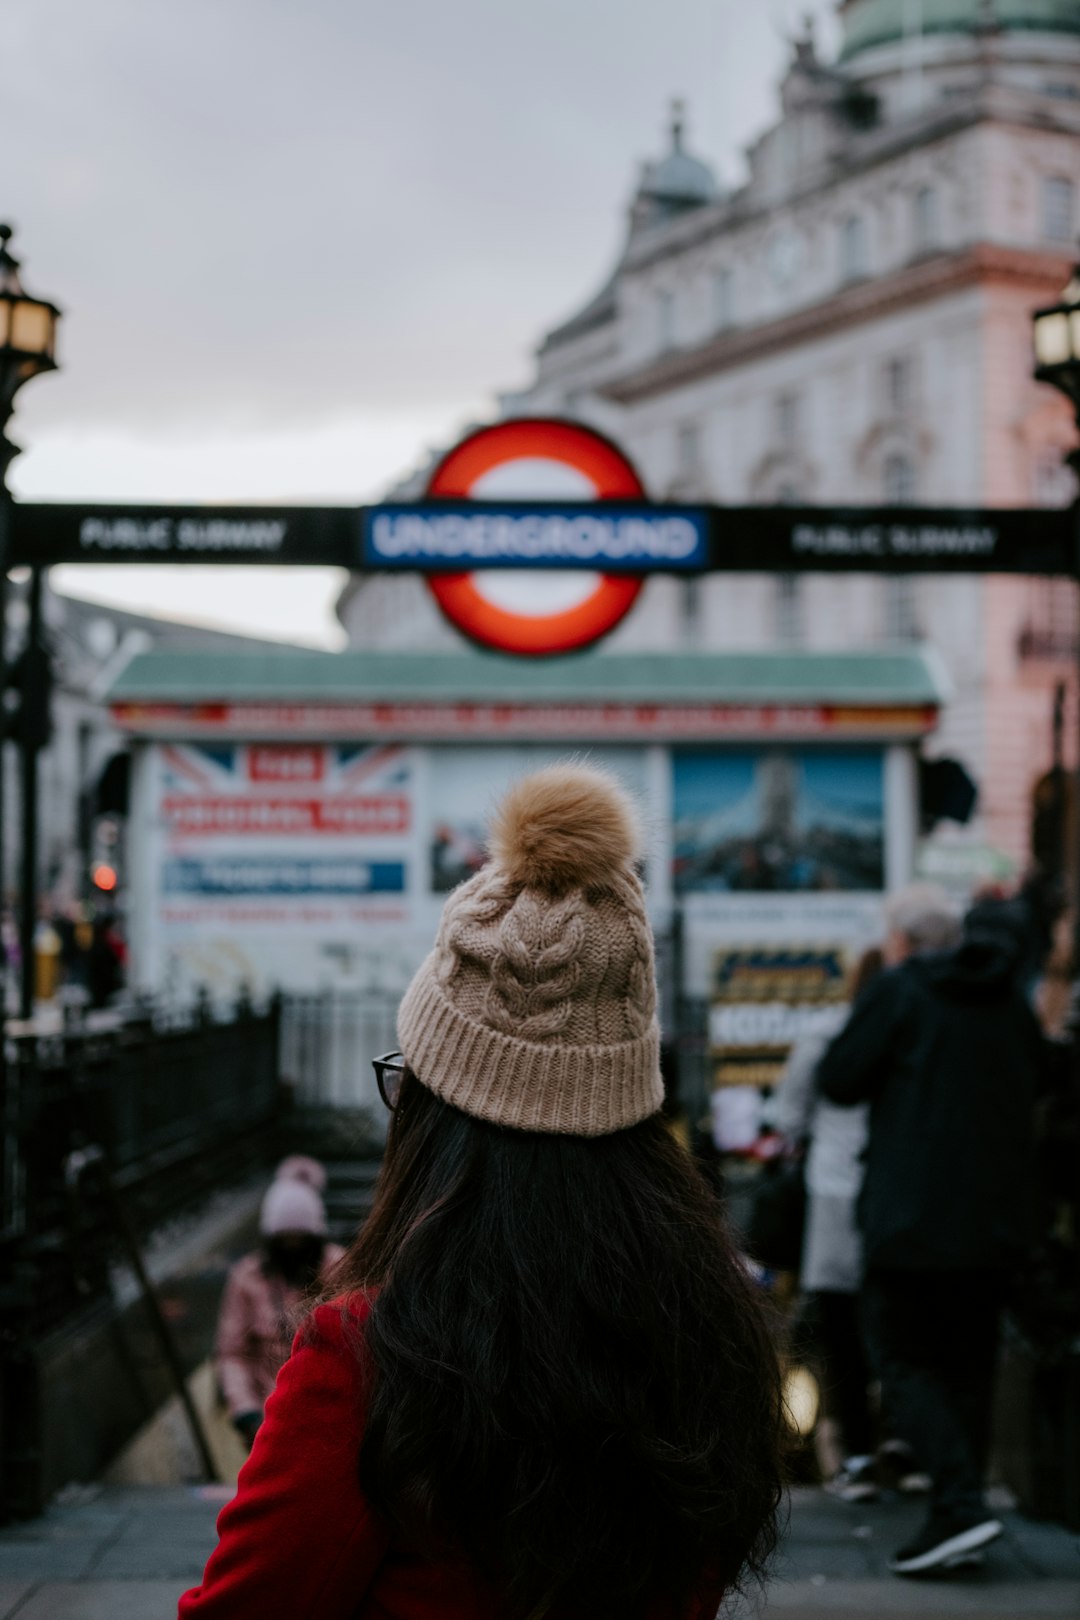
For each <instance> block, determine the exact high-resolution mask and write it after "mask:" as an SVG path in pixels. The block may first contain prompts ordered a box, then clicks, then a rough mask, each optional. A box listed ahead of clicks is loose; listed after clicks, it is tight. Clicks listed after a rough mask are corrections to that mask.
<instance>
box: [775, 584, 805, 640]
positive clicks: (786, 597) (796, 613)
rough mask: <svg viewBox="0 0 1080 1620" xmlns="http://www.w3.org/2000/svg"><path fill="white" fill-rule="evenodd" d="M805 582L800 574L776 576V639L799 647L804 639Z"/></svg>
mask: <svg viewBox="0 0 1080 1620" xmlns="http://www.w3.org/2000/svg"><path fill="white" fill-rule="evenodd" d="M803 605H804V604H803V582H802V576H801V575H800V574H777V576H776V639H777V641H778V642H780V644H781V646H784V647H797V646H798V645H799V644H800V643H801V641H802V639H803Z"/></svg>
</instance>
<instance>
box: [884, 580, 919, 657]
mask: <svg viewBox="0 0 1080 1620" xmlns="http://www.w3.org/2000/svg"><path fill="white" fill-rule="evenodd" d="M918 587H919V582H918V580H917V579H915V578H914V576H913V575H911V574H893V575H890V576H889V577H888V578H887V579H885V580H883V581H882V588H883V591H884V606H885V614H884V618H885V640H886V641H918V639H919V596H918Z"/></svg>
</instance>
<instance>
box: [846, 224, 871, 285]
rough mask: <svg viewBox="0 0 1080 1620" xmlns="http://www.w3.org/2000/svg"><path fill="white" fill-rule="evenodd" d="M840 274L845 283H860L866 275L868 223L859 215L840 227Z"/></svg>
mask: <svg viewBox="0 0 1080 1620" xmlns="http://www.w3.org/2000/svg"><path fill="white" fill-rule="evenodd" d="M840 274H841V276H842V277H843V279H844V280H845V281H858V280H859V279H860V278H861V277H862V276H865V274H866V221H865V220H864V219H863V218H862V217H861V216H860V215H859V214H852V215H851V217H850V219H845V220H844V222H843V224H842V225H841V227H840Z"/></svg>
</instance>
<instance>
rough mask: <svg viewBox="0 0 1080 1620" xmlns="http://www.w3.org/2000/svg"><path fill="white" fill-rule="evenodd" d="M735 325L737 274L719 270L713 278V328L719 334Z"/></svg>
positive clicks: (731, 271)
mask: <svg viewBox="0 0 1080 1620" xmlns="http://www.w3.org/2000/svg"><path fill="white" fill-rule="evenodd" d="M734 324H735V272H734V270H731V269H729V268H725V269H723V270H718V271H717V272H716V275H715V276H714V277H713V326H714V327H715V328H716V330H717V331H718V332H723V331H726V329H727V328H728V327H729V326H734Z"/></svg>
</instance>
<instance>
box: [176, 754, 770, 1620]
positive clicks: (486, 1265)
mask: <svg viewBox="0 0 1080 1620" xmlns="http://www.w3.org/2000/svg"><path fill="white" fill-rule="evenodd" d="M490 849H491V859H490V860H489V862H488V863H487V865H486V866H484V867H483V868H482V869H481V870H480V871H479V872H477V873H476V875H475V876H473V877H471V878H470V879H469V880H468V881H467V882H465V883H463V884H461V885H460V886H459V887H458V888H457V889H455V890H454V892H453V893H452V894H451V895H450V897H449V898H448V900H447V902H446V905H445V907H444V910H443V916H442V923H441V926H440V929H439V933H438V937H437V939H436V942H435V948H434V950H433V951H432V952H431V954H430V955H429V956H428V958H427V960H426V961H425V962H424V964H423V965H422V966H421V967H420V969H419V971H418V972H417V974H416V976H415V978H414V980H413V982H412V985H411V986H410V988H409V990H408V991H407V993H406V995H405V998H404V1000H403V1002H402V1004H401V1008H400V1012H399V1015H398V1040H399V1042H400V1046H401V1050H400V1052H397V1053H388V1054H387V1055H386V1056H385V1057H382V1058H379V1059H377V1060H376V1064H375V1073H376V1078H377V1080H378V1084H379V1088H380V1091H381V1093H382V1097H383V1101H384V1102H385V1103H386V1106H387V1107H388V1108H389V1110H390V1129H389V1133H388V1137H387V1149H386V1157H385V1159H384V1162H383V1166H382V1170H381V1173H380V1177H379V1183H378V1187H377V1189H376V1197H375V1204H374V1207H373V1209H372V1212H371V1214H370V1216H369V1217H368V1220H367V1221H366V1222H365V1224H364V1227H363V1228H362V1230H361V1232H360V1234H359V1236H358V1238H357V1240H356V1242H355V1243H354V1244H353V1246H352V1247H351V1249H350V1251H349V1253H348V1254H347V1256H346V1258H345V1260H344V1261H343V1262H342V1263H341V1265H340V1266H339V1267H338V1269H337V1271H336V1273H335V1275H334V1277H333V1279H332V1280H331V1284H330V1287H329V1289H328V1296H329V1297H328V1298H327V1299H326V1300H325V1302H324V1303H323V1304H321V1305H319V1306H318V1307H317V1308H316V1309H315V1310H314V1312H313V1313H312V1315H311V1317H310V1318H309V1320H308V1322H307V1323H306V1324H305V1326H304V1328H303V1329H302V1330H301V1332H300V1333H299V1334H298V1336H297V1338H296V1342H295V1344H294V1346H293V1353H292V1356H291V1357H290V1359H289V1360H288V1361H287V1362H286V1364H285V1366H284V1367H283V1369H282V1372H281V1376H280V1377H279V1379H278V1382H277V1387H276V1389H275V1390H274V1393H273V1394H272V1395H271V1397H270V1399H269V1401H268V1402H267V1407H266V1420H265V1422H264V1423H263V1426H262V1428H261V1429H260V1431H259V1434H258V1436H257V1437H256V1440H255V1444H254V1447H253V1448H252V1453H251V1456H250V1457H249V1458H248V1461H247V1463H246V1464H245V1466H244V1469H243V1471H242V1473H241V1475H240V1484H239V1489H238V1491H237V1494H236V1497H235V1499H234V1501H233V1502H231V1503H230V1504H229V1506H228V1507H226V1508H225V1509H224V1510H223V1511H222V1514H221V1517H220V1519H219V1521H218V1533H219V1543H218V1547H217V1549H216V1551H215V1552H214V1553H213V1554H212V1556H211V1558H210V1561H209V1563H208V1565H207V1567H206V1572H205V1574H204V1576H203V1581H202V1584H201V1586H199V1587H198V1588H196V1589H195V1590H194V1591H192V1592H188V1593H187V1594H186V1595H185V1596H184V1597H183V1598H182V1599H181V1602H180V1620H247V1617H248V1616H250V1617H251V1620H255V1617H256V1616H257V1617H258V1620H297V1617H299V1616H312V1617H315V1616H318V1620H715V1616H716V1613H717V1610H718V1608H719V1606H720V1604H721V1602H722V1601H723V1599H724V1598H725V1596H726V1595H727V1596H730V1595H732V1594H733V1593H734V1592H735V1590H736V1589H737V1588H738V1587H739V1586H740V1585H742V1584H745V1582H746V1581H747V1580H748V1579H749V1578H750V1577H751V1576H753V1575H755V1574H760V1573H761V1572H762V1571H763V1570H764V1568H765V1565H766V1562H767V1560H768V1558H769V1555H770V1554H771V1552H772V1550H773V1548H774V1547H775V1544H776V1536H777V1510H778V1507H779V1503H780V1499H781V1489H782V1454H783V1449H784V1435H785V1421H784V1407H783V1401H782V1394H781V1382H780V1375H779V1369H778V1366H777V1360H776V1355H775V1352H774V1347H773V1344H772V1341H771V1337H770V1333H769V1329H768V1324H767V1322H766V1320H765V1317H764V1315H763V1306H762V1303H761V1299H760V1296H759V1294H758V1293H757V1291H756V1290H755V1287H754V1284H753V1282H752V1280H751V1278H750V1277H749V1275H748V1273H747V1269H746V1267H745V1265H744V1264H743V1262H742V1261H741V1259H740V1257H739V1255H738V1253H737V1252H736V1250H735V1247H734V1245H733V1244H732V1242H731V1240H730V1238H729V1236H728V1233H727V1230H726V1228H725V1224H724V1219H723V1215H722V1212H721V1209H720V1206H719V1204H718V1203H717V1200H716V1197H715V1194H714V1193H713V1192H712V1191H711V1189H710V1188H709V1187H708V1185H707V1184H706V1182H705V1180H704V1178H703V1177H702V1175H701V1174H700V1172H699V1170H698V1169H697V1167H696V1165H695V1164H694V1162H693V1160H692V1159H691V1157H690V1155H689V1153H688V1152H687V1151H686V1149H685V1148H684V1147H683V1146H682V1145H681V1144H680V1143H679V1142H678V1141H677V1140H676V1138H675V1137H674V1135H673V1134H672V1132H671V1131H670V1130H669V1129H668V1126H667V1124H666V1122H665V1120H664V1117H663V1113H662V1105H663V1101H664V1088H663V1083H662V1080H661V1075H660V1028H659V1023H658V1021H657V1010H656V1009H657V996H656V980H655V972H654V962H653V942H652V934H651V932H650V928H649V920H648V914H647V912H646V907H645V895H644V892H643V889H642V885H641V881H640V879H639V876H638V871H637V866H638V862H639V860H640V856H641V842H640V836H639V833H638V829H637V822H636V817H635V814H634V810H633V806H632V804H631V803H630V801H628V799H627V797H626V795H625V794H624V793H623V791H622V789H621V788H620V787H619V786H618V785H617V784H616V783H615V782H614V781H613V780H612V779H610V778H609V777H607V776H605V775H603V774H602V773H600V772H597V771H593V770H589V769H587V768H585V767H582V766H579V765H567V766H559V767H552V768H550V769H549V770H546V771H542V772H539V773H537V774H536V775H534V776H531V777H526V778H525V779H524V780H522V781H520V782H518V783H517V784H516V785H515V787H513V788H512V789H511V791H510V792H509V794H508V795H507V796H506V798H505V799H504V800H503V803H502V805H501V806H500V808H499V811H498V813H497V815H496V817H495V822H494V825H493V827H492V833H491V840H490Z"/></svg>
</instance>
